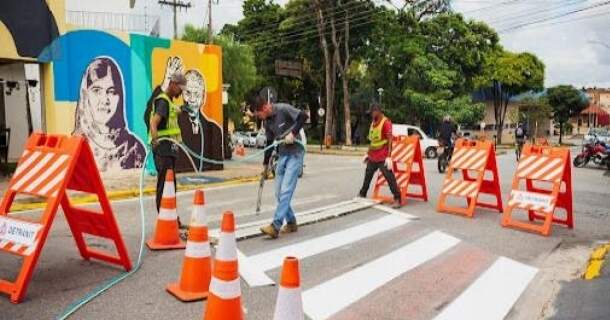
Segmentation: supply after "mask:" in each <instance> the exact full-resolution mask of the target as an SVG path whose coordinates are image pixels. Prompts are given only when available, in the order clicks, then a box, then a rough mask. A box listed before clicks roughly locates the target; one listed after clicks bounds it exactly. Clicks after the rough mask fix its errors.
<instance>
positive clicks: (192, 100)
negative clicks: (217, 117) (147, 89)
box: [145, 56, 222, 172]
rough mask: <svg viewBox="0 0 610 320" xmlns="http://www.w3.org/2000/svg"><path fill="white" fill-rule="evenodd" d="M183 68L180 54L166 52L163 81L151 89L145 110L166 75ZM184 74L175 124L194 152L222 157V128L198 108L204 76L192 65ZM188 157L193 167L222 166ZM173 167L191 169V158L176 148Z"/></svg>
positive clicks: (201, 103) (201, 105) (203, 100)
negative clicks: (182, 103) (181, 104)
mask: <svg viewBox="0 0 610 320" xmlns="http://www.w3.org/2000/svg"><path fill="white" fill-rule="evenodd" d="M183 70H184V64H183V62H182V59H181V58H180V57H178V56H170V57H169V58H168V60H167V64H166V66H165V76H164V78H163V82H162V83H161V84H160V85H158V86H156V87H155V89H154V90H153V93H152V96H151V98H150V99H149V101H148V104H147V111H146V112H147V113H150V111H151V110H152V101H154V99H155V97H157V96H158V95H159V94H161V92H163V91H164V88H165V87H166V86H167V84H166V83H167V75H171V74H173V73H174V72H176V71H180V72H182V71H183ZM184 76H185V78H186V87H185V89H184V91H183V92H182V100H183V101H184V105H183V106H182V107H181V110H182V112H180V113H179V114H178V125H179V126H180V131H181V133H182V142H183V143H184V144H185V145H186V146H187V147H188V148H189V149H191V150H192V151H194V152H195V153H197V154H203V156H204V157H205V158H208V159H214V160H219V161H220V160H222V129H221V127H220V126H219V125H217V124H216V123H214V122H212V121H210V120H209V119H207V118H206V116H205V115H204V114H203V112H202V110H203V108H205V104H206V97H207V88H206V81H205V78H204V76H203V75H202V73H201V72H200V71H199V70H196V69H190V70H187V71H186V72H184ZM145 118H148V116H145ZM192 160H193V162H194V164H195V166H196V167H197V168H196V169H197V170H200V169H201V170H217V169H222V165H221V164H212V163H209V162H205V161H202V160H200V159H198V158H197V157H193V158H192ZM176 171H178V172H188V171H193V165H192V164H191V160H190V159H189V158H188V155H187V154H186V153H184V152H182V151H180V152H179V155H178V159H177V161H176Z"/></svg>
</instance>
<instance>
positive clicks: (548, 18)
mask: <svg viewBox="0 0 610 320" xmlns="http://www.w3.org/2000/svg"><path fill="white" fill-rule="evenodd" d="M607 5H610V1H604V2H602V3H598V4H595V5H591V6H589V7H585V8H581V9H577V10H573V11H569V12H566V13H562V14H559V15H555V16H552V17H547V18H543V19H538V20H535V21H531V22H527V23H522V24H518V25H515V26H512V27H509V28H506V29H503V30H500V31H498V33H504V32H507V31H511V30H517V29H521V28H524V27H527V26H530V25H534V24H538V23H541V22H546V21H550V20H555V19H559V18H562V17H566V16H569V15H573V14H576V13H579V12H585V11H588V10H592V9H595V8H600V7H603V6H607Z"/></svg>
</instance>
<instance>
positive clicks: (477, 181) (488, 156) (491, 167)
mask: <svg viewBox="0 0 610 320" xmlns="http://www.w3.org/2000/svg"><path fill="white" fill-rule="evenodd" d="M485 172H489V173H491V180H490V179H486V178H485ZM473 174H474V175H473ZM481 194H489V195H491V196H493V197H495V199H496V203H495V204H493V203H487V202H482V201H480V200H479V196H480V195H481ZM449 197H452V198H464V199H465V200H466V206H465V207H460V206H458V205H453V204H449V203H448V198H449ZM476 207H483V208H489V209H494V210H498V212H502V195H501V191H500V178H499V175H498V166H497V164H496V155H495V151H494V148H493V145H492V143H491V142H490V141H473V140H464V139H459V140H457V141H456V142H455V148H454V151H453V155H452V156H451V160H450V162H449V166H448V168H447V174H446V176H445V180H444V182H443V186H442V189H441V194H440V197H439V201H438V206H437V211H439V212H442V213H453V214H459V215H463V216H466V217H469V218H472V217H473V216H474V210H475V208H476Z"/></svg>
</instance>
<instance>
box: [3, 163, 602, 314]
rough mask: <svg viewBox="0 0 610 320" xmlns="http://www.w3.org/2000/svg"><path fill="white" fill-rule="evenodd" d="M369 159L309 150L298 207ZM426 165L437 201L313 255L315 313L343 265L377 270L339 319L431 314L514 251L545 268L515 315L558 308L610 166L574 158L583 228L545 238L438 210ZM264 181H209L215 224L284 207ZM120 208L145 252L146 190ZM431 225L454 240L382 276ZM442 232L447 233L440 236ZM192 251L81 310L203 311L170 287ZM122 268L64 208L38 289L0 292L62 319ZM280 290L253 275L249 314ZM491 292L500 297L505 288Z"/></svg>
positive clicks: (348, 269) (351, 220) (489, 219)
mask: <svg viewBox="0 0 610 320" xmlns="http://www.w3.org/2000/svg"><path fill="white" fill-rule="evenodd" d="M360 161H361V159H360V158H356V157H346V156H328V155H307V158H306V165H307V167H306V169H305V175H304V177H303V178H302V179H301V180H300V182H299V186H298V189H297V192H296V195H295V199H294V204H295V205H294V207H295V210H296V211H297V212H299V211H303V210H308V209H312V208H316V207H321V206H325V205H330V204H334V203H338V202H340V201H345V200H348V199H351V198H353V197H354V195H356V193H357V191H358V189H359V187H360V185H361V183H362V175H363V171H364V167H363V165H362V164H361V162H360ZM498 165H499V169H500V181H501V186H502V190H503V200H504V201H505V202H506V200H507V195H508V191H509V190H510V183H511V179H512V175H513V174H514V171H515V167H516V163H515V161H514V155H512V154H508V155H502V156H498ZM425 167H426V168H425V169H426V178H427V180H428V186H429V195H430V199H429V202H421V201H415V200H414V201H409V202H408V204H407V205H406V206H405V207H404V208H403V209H401V211H403V212H405V213H409V214H411V215H414V216H417V217H418V218H419V219H417V220H407V222H404V223H403V222H399V223H398V225H397V226H393V227H392V228H390V229H388V230H386V231H384V232H380V233H377V234H374V235H372V236H370V237H366V238H364V239H359V240H355V241H353V242H349V243H347V244H345V245H342V246H340V247H337V248H332V249H328V250H324V251H323V252H320V253H319V254H316V255H313V256H310V257H308V258H305V259H303V260H302V261H301V272H302V274H301V276H302V283H303V290H304V292H305V295H306V296H308V295H309V296H308V297H310V298H308V299H309V300H308V301H310V302H306V305H308V306H309V310H310V312H309V313H308V314H309V315H311V314H314V315H315V314H316V312H321V311H320V309H324V308H323V307H320V306H319V304H318V305H316V304H315V303H314V302H315V295H313V294H314V293H316V292H318V291H316V290H326V289H328V290H331V289H333V287H331V286H330V285H329V283H331V280H333V279H337V278H342V277H345V279H348V280H349V279H350V276H351V275H354V274H357V273H355V271H354V270H359V268H361V267H362V268H364V269H363V270H364V271H367V270H368V272H367V275H370V276H371V277H370V281H369V280H365V281H368V282H366V283H362V284H361V283H359V282H358V281H362V280H361V278H362V277H360V278H355V279H357V280H358V281H353V283H352V284H353V286H354V288H355V289H354V292H359V291H362V292H364V294H365V295H364V296H363V297H359V296H355V297H353V298H352V299H351V300H347V302H344V303H345V304H346V305H345V307H344V308H340V309H339V310H337V312H336V313H335V314H334V315H333V319H430V318H433V317H435V316H439V315H441V314H442V312H443V310H446V309H449V308H448V306H451V305H452V303H453V302H455V301H457V300H459V301H460V302H461V301H462V300H463V299H459V298H460V297H461V294H462V293H463V292H464V291H465V290H467V289H469V288H471V286H474V285H473V283H475V282H477V281H478V280H480V279H481V275H482V274H484V273H485V272H486V271H488V270H493V267H494V266H495V264H496V263H497V262H498V261H499V260H500V261H506V260H503V259H508V260H510V261H511V262H515V263H517V264H518V266H519V268H521V266H522V267H523V270H530V269H528V268H530V267H531V268H535V270H537V271H538V272H537V273H536V276H535V278H534V279H532V280H531V281H529V280H528V281H525V282H524V283H525V285H526V288H527V289H525V288H524V291H521V290H517V291H518V294H517V295H516V297H515V299H516V298H519V297H520V298H519V299H518V300H516V301H512V302H511V303H508V307H509V310H510V312H509V313H508V318H510V319H534V318H542V317H543V316H541V315H542V314H544V315H545V316H548V315H552V312H551V313H548V312H547V313H543V312H542V311H541V310H543V309H548V308H551V309H553V307H552V306H553V303H554V302H555V297H554V296H553V295H549V296H544V295H540V294H539V293H540V292H541V291H544V292H546V291H549V290H546V289H547V288H548V287H549V285H551V284H557V283H559V284H558V286H559V289H561V286H562V283H560V282H558V281H557V279H556V278H559V277H560V275H558V274H557V273H556V269H557V266H554V265H550V266H549V261H551V260H553V259H556V258H557V256H558V255H559V256H560V257H563V256H561V255H564V256H565V255H570V258H573V259H572V263H573V264H574V268H576V266H581V267H582V265H581V264H584V263H585V262H586V254H587V253H588V252H587V251H586V250H581V251H578V254H575V253H574V251H573V250H571V249H573V248H574V247H579V246H580V247H584V248H588V247H590V246H592V243H593V242H594V241H598V240H603V239H606V240H607V239H608V238H609V237H610V229H609V228H608V225H610V224H609V222H610V217H609V214H610V212H609V211H608V209H607V208H608V205H609V204H610V200H609V199H610V198H609V196H610V189H609V188H608V183H609V182H610V177H608V176H605V175H604V172H603V171H602V170H598V169H589V168H584V169H575V170H574V172H573V179H574V201H575V204H574V206H575V225H576V226H575V228H574V229H573V230H569V229H565V228H563V227H555V228H554V229H553V234H552V235H551V236H550V237H546V238H545V237H541V236H538V235H534V234H528V233H524V232H520V231H515V230H510V229H505V228H502V227H501V226H500V215H499V214H498V213H497V212H493V211H490V210H482V209H477V211H476V214H475V218H474V219H467V218H462V217H458V216H453V215H447V214H439V213H437V212H436V203H437V198H438V193H439V192H440V190H439V189H440V186H441V183H442V179H443V175H441V174H439V173H438V172H437V171H436V162H435V161H433V160H426V161H425ZM257 187H258V186H257V184H245V185H236V186H226V187H218V188H215V189H209V190H207V191H206V201H207V214H208V217H209V219H210V227H211V228H215V227H217V226H218V221H219V220H220V217H221V214H222V212H223V211H225V210H232V211H234V212H235V214H236V215H237V220H238V222H237V223H238V224H242V223H247V222H251V221H258V220H264V219H270V218H271V215H272V213H273V209H274V200H273V187H272V182H271V181H268V182H267V183H266V185H265V190H264V199H263V212H262V213H261V214H260V215H256V214H255V212H254V211H255V204H256V195H257ZM191 201H192V192H184V193H180V194H179V195H178V207H179V214H180V216H181V218H182V220H183V221H188V218H189V215H190V207H191V205H190V202H191ZM145 204H146V205H145V212H146V218H147V224H146V226H147V230H148V231H147V233H148V234H150V230H151V228H152V227H153V223H154V218H155V210H154V207H153V204H154V200H153V198H150V197H149V198H146V199H145ZM113 209H114V211H115V214H116V216H117V219H118V221H119V225H120V228H121V231H122V233H123V236H124V239H125V241H126V242H127V244H128V249H129V252H130V255H131V257H132V259H133V260H134V261H135V259H136V257H137V252H138V249H139V241H140V238H139V235H140V228H141V224H140V220H139V219H140V218H139V203H138V201H137V200H126V201H117V202H115V203H113ZM37 214H39V213H37V212H29V213H24V214H22V215H24V216H35V215H37ZM388 216H392V217H394V216H396V215H392V214H388V213H387V212H384V211H381V210H378V209H367V210H363V211H359V212H356V213H353V214H349V215H346V216H344V217H341V218H337V219H333V220H327V221H323V222H319V223H316V224H312V225H308V226H304V227H301V228H300V229H299V232H298V233H296V234H291V235H287V236H284V237H281V238H280V239H279V240H268V239H265V238H262V237H259V238H253V239H249V240H244V241H240V242H239V243H238V248H239V250H240V251H242V252H243V253H244V254H245V255H246V256H248V257H249V258H250V257H255V256H257V255H262V254H265V253H268V252H270V251H271V250H274V249H278V248H281V247H285V246H289V245H295V244H299V243H303V242H305V241H312V242H315V241H316V239H319V238H320V237H323V236H329V235H332V234H333V233H336V232H340V231H344V230H348V229H350V228H356V227H358V226H362V225H365V226H368V225H370V224H372V223H377V222H378V221H379V220H380V219H384V218H386V217H388ZM384 221H385V220H384ZM384 223H385V222H384ZM430 235H431V236H440V238H438V239H441V240H443V241H440V242H442V243H445V242H446V243H447V245H448V247H447V248H440V249H438V250H440V251H439V252H438V254H436V255H433V256H431V257H430V258H429V259H428V260H425V261H420V262H421V263H420V264H415V265H413V266H412V268H411V269H409V270H407V269H405V270H402V269H401V270H398V271H397V275H396V277H394V278H392V279H390V280H385V281H382V280H380V279H377V278H378V277H379V275H383V274H384V273H385V272H390V271H388V270H390V269H391V268H390V269H387V268H386V266H383V267H381V268H374V266H375V264H373V263H372V262H375V261H377V260H379V262H380V263H382V265H383V262H384V261H385V260H384V258H386V257H388V256H389V257H392V255H393V254H396V253H400V252H402V251H401V250H403V249H405V250H407V251H405V252H411V251H409V250H410V249H411V248H412V247H413V245H417V244H418V242H417V241H418V240H421V239H424V238H425V237H426V236H430ZM435 239H437V238H431V240H435ZM454 239H455V240H454ZM424 240H425V239H424ZM90 241H91V243H93V244H94V245H97V246H102V247H107V244H106V243H105V242H104V241H102V240H99V239H91V240H90ZM452 241H456V243H452ZM431 242H432V243H439V241H431ZM425 248H426V250H424V251H426V252H430V250H428V249H429V248H428V247H425ZM441 249H442V250H441ZM183 254H184V253H183V251H169V252H150V251H146V253H145V257H144V264H143V265H142V268H141V270H140V271H139V272H137V273H136V274H135V275H133V276H132V277H130V278H128V279H127V280H125V281H124V282H122V283H120V284H119V285H117V286H115V287H114V288H112V289H110V290H109V291H108V292H106V293H104V294H103V295H102V296H100V297H98V298H97V299H95V300H94V301H92V302H91V303H89V304H88V305H86V306H84V307H83V308H82V309H80V310H79V311H78V312H77V313H76V314H75V316H74V317H73V318H74V319H167V318H168V317H171V318H174V319H201V317H202V314H203V310H204V306H205V303H204V302H195V303H190V304H183V303H181V302H178V301H177V300H175V299H174V298H173V297H171V296H170V295H168V294H167V293H166V292H165V289H164V288H165V286H166V285H167V284H168V283H170V282H174V281H176V280H177V279H178V277H179V273H180V268H181V260H182V256H183ZM407 256H408V257H409V256H414V255H407ZM560 261H561V260H560ZM18 262H19V261H18V260H17V259H15V258H13V257H10V256H7V255H6V254H2V255H0V276H1V277H3V278H11V277H13V276H14V274H15V270H16V269H17V268H18V265H19V264H18ZM369 267H370V269H368V268H369ZM405 268H406V267H405ZM564 269H566V270H563V269H562V272H563V273H562V275H563V274H564V273H567V274H570V273H573V274H574V277H577V274H576V272H577V270H573V269H572V268H564ZM519 270H522V269H519ZM279 271H280V270H279V268H273V269H270V270H267V272H266V275H267V276H269V277H270V278H271V279H274V280H277V278H278V276H279ZM119 272H120V270H118V269H116V268H114V267H110V266H107V265H104V264H102V263H98V262H95V261H92V262H88V261H83V260H82V259H81V258H80V256H79V254H78V251H77V249H76V246H75V245H74V241H73V240H72V236H71V234H70V231H69V229H68V227H67V225H66V223H65V221H64V219H63V217H62V216H61V215H58V217H57V218H56V221H55V224H54V226H53V228H52V230H51V233H50V237H49V239H48V240H47V243H46V246H45V248H44V251H43V254H42V256H41V258H40V260H39V264H38V267H37V270H36V273H35V275H34V277H33V279H32V282H31V284H30V288H29V291H28V293H27V298H26V301H24V302H23V303H21V304H19V305H13V304H11V303H9V301H8V299H7V298H6V297H4V296H3V297H0V319H54V318H56V317H57V316H58V315H60V314H61V313H62V311H63V310H65V308H66V307H67V306H68V305H70V304H71V303H72V302H74V301H76V300H78V299H80V298H81V297H83V296H84V295H86V294H87V293H88V292H90V291H91V290H92V289H94V288H95V287H96V286H98V285H99V284H100V283H102V282H103V281H104V280H106V279H109V278H111V277H113V276H115V275H117V274H119ZM507 277H508V276H507ZM366 278H367V279H368V278H369V277H368V276H367V277H366ZM508 279H511V278H510V277H508ZM515 282H518V281H515ZM331 284H332V283H331ZM509 284H510V283H509ZM367 286H369V287H370V290H369V291H366V290H364V289H363V288H365V287H367ZM371 286H372V287H371ZM474 287H476V286H474ZM320 288H322V289H320ZM371 288H372V289H371ZM334 289H336V288H334ZM496 289H497V290H498V291H497V294H498V295H502V294H503V292H505V291H509V290H508V289H506V290H505V289H504V288H496ZM555 289H557V288H555ZM473 290H474V289H473ZM556 291H558V290H556ZM276 292H277V288H276V287H273V286H266V287H256V288H251V287H250V286H249V285H248V284H247V283H245V282H244V281H242V293H243V296H242V300H243V305H244V308H245V310H246V315H247V318H248V319H270V318H271V314H272V313H273V308H274V305H275V296H276ZM308 292H309V293H308ZM312 295H313V298H311V297H312ZM489 296H490V297H494V292H491V293H490V294H489ZM541 297H547V298H544V299H543V298H541ZM500 298H502V297H500ZM311 299H313V300H311ZM575 299H578V297H576V298H575ZM513 302H514V303H513ZM329 303H330V302H329ZM335 305H340V304H339V303H338V304H335ZM549 306H551V307H549ZM581 319H586V318H581Z"/></svg>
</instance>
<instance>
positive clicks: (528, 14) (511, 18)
mask: <svg viewBox="0 0 610 320" xmlns="http://www.w3.org/2000/svg"><path fill="white" fill-rule="evenodd" d="M573 1H574V0H563V3H562V2H561V1H560V2H559V3H556V6H551V7H549V8H544V9H541V10H535V11H531V10H523V11H521V13H522V14H517V15H514V13H513V14H512V15H511V14H508V15H504V16H502V17H499V19H492V20H489V21H487V23H489V24H495V25H496V27H501V26H502V24H508V23H512V22H518V20H519V19H520V18H534V17H536V16H539V15H544V14H549V13H553V11H556V10H560V9H564V8H568V7H571V6H575V5H579V4H581V3H583V2H587V0H576V1H575V2H573ZM518 13H519V12H518Z"/></svg>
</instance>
